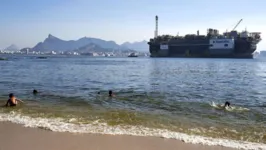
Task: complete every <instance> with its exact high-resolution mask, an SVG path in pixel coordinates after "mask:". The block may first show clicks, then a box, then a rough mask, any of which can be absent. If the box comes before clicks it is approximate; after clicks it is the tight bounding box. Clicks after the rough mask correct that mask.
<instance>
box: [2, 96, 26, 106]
mask: <svg viewBox="0 0 266 150" xmlns="http://www.w3.org/2000/svg"><path fill="white" fill-rule="evenodd" d="M18 101H19V102H22V103H23V101H22V100H19V99H17V98H16V97H15V96H14V94H13V93H10V94H9V99H8V100H7V102H6V105H5V106H6V107H7V106H10V107H13V106H17V104H18Z"/></svg>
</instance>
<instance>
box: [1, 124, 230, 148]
mask: <svg viewBox="0 0 266 150" xmlns="http://www.w3.org/2000/svg"><path fill="white" fill-rule="evenodd" d="M109 149H110V150H233V149H231V148H225V147H221V146H203V145H197V144H187V143H184V142H181V141H178V140H174V139H163V138H156V137H137V136H126V135H97V134H72V133H57V132H52V131H47V130H43V129H36V128H26V127H23V126H22V125H17V124H13V123H10V122H0V150H109Z"/></svg>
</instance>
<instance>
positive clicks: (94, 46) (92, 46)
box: [74, 43, 111, 53]
mask: <svg viewBox="0 0 266 150" xmlns="http://www.w3.org/2000/svg"><path fill="white" fill-rule="evenodd" d="M74 51H75V52H78V53H88V52H109V51H111V49H106V48H102V47H100V46H99V45H97V44H94V43H90V44H87V45H85V46H82V47H80V48H78V49H75V50H74Z"/></svg>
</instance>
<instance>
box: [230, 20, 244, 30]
mask: <svg viewBox="0 0 266 150" xmlns="http://www.w3.org/2000/svg"><path fill="white" fill-rule="evenodd" d="M242 20H243V19H240V20H239V21H238V23H237V24H236V26H235V27H234V28H233V30H232V31H234V30H235V29H236V28H237V27H238V25H239V24H240V23H241V22H242Z"/></svg>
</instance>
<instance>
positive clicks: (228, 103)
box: [223, 101, 231, 108]
mask: <svg viewBox="0 0 266 150" xmlns="http://www.w3.org/2000/svg"><path fill="white" fill-rule="evenodd" d="M226 107H231V106H230V102H228V101H226V102H225V103H224V106H223V108H226Z"/></svg>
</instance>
